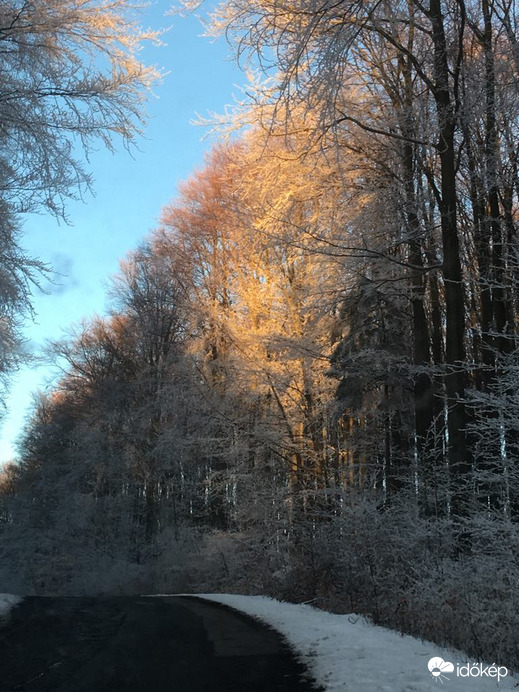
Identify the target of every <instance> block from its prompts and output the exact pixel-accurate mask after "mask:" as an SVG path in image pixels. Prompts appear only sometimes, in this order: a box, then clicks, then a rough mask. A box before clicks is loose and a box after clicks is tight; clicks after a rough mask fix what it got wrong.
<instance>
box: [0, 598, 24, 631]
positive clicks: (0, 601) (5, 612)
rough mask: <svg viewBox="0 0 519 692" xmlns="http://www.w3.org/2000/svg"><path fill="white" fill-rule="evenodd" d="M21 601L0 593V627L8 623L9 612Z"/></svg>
mask: <svg viewBox="0 0 519 692" xmlns="http://www.w3.org/2000/svg"><path fill="white" fill-rule="evenodd" d="M21 600H22V599H21V598H20V596H13V595H12V594H10V593H0V627H1V626H2V625H3V624H5V623H6V622H8V621H9V611H10V610H11V608H13V607H14V606H15V605H16V604H17V603H19V602H20V601H21Z"/></svg>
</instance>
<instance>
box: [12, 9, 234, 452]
mask: <svg viewBox="0 0 519 692" xmlns="http://www.w3.org/2000/svg"><path fill="white" fill-rule="evenodd" d="M170 5H171V3H170V0H166V1H165V2H162V1H160V0H159V2H156V3H154V4H153V5H152V6H151V7H150V8H149V9H148V10H146V13H145V14H144V15H143V24H146V25H148V26H151V27H153V28H157V27H159V26H170V25H172V29H171V30H170V31H169V32H168V34H167V35H166V36H165V37H164V41H165V42H166V43H167V45H166V46H164V47H160V48H155V47H148V48H146V49H145V50H144V51H143V53H142V59H143V61H144V62H147V63H153V64H156V65H158V66H159V67H162V68H163V69H164V70H165V71H167V72H169V74H167V75H166V76H165V77H164V80H163V81H162V82H161V83H160V84H159V85H158V86H157V87H156V89H155V92H156V95H157V98H152V99H150V102H149V104H148V109H147V110H148V113H149V116H150V120H149V123H148V125H147V127H146V132H145V138H144V139H143V140H141V141H140V143H139V151H135V152H134V153H133V157H131V156H130V155H129V154H128V153H127V152H126V151H125V150H124V148H123V147H122V146H119V147H118V148H117V153H116V154H115V155H112V154H110V153H109V152H106V151H99V152H97V153H95V154H94V155H93V156H92V157H91V159H90V170H91V172H92V173H93V176H94V189H95V196H94V197H88V198H86V200H85V202H73V203H71V204H70V205H69V207H68V214H69V217H70V221H71V225H70V226H67V225H65V224H64V223H61V224H59V223H58V222H57V221H56V220H55V219H53V218H52V217H50V216H47V215H32V216H29V217H27V218H26V219H25V221H24V238H23V242H22V245H23V246H24V247H25V249H26V250H27V253H28V255H29V256H31V257H37V258H40V259H41V260H43V261H44V262H47V263H50V264H52V265H53V266H54V268H55V270H56V271H57V272H59V273H60V274H61V275H62V276H60V277H57V281H58V284H57V285H54V286H47V288H48V293H47V294H43V293H41V292H39V291H36V292H35V294H34V298H33V304H34V308H35V310H36V319H35V321H34V323H32V324H27V328H26V336H27V338H28V339H29V342H30V346H31V348H32V349H33V350H34V351H35V352H38V350H39V349H40V348H41V347H42V346H43V345H44V344H45V342H46V341H47V340H48V339H57V338H60V337H61V336H62V335H63V333H64V330H66V328H67V327H68V326H70V325H71V324H73V323H75V322H79V321H80V320H81V318H82V317H89V316H91V315H92V314H94V313H97V314H102V313H103V312H104V310H105V307H106V288H107V285H108V279H109V277H110V275H113V274H114V273H116V272H117V269H118V263H119V260H120V259H122V258H123V257H124V256H125V254H126V253H127V252H128V251H129V250H132V249H134V248H135V247H136V246H137V245H138V244H139V242H140V241H141V240H142V239H143V238H144V237H145V236H146V235H147V234H148V232H149V231H150V230H151V229H153V228H154V227H155V226H156V224H157V221H158V218H159V216H160V212H161V209H162V207H163V206H164V205H165V204H166V203H168V202H169V201H170V200H171V199H172V198H173V197H174V196H175V193H176V187H177V184H178V183H179V182H180V181H181V180H183V179H185V178H186V177H188V175H189V174H190V173H191V172H192V171H193V170H194V169H195V168H196V167H197V166H200V165H201V164H202V163H203V159H204V152H205V151H207V150H208V148H209V146H210V141H208V140H205V141H203V138H204V137H205V135H206V134H207V132H206V131H205V130H204V129H203V128H200V127H197V126H194V125H192V124H191V121H192V120H193V119H195V118H196V113H199V114H201V115H207V114H208V113H209V112H210V111H213V112H221V111H223V109H224V106H225V105H226V104H229V103H232V102H233V97H234V95H236V96H239V94H240V91H239V86H238V85H240V84H242V83H243V82H244V81H245V80H244V76H243V74H242V73H240V72H239V70H238V68H237V67H236V65H235V63H234V62H233V61H232V59H231V58H230V52H229V49H228V46H227V44H226V43H225V41H224V40H218V41H213V40H210V39H208V38H207V37H204V36H202V35H201V34H202V33H203V28H202V26H201V24H200V22H199V20H198V18H197V17H196V16H190V17H187V18H180V17H177V16H174V17H172V16H164V14H165V12H166V11H167V10H168V9H169V7H170ZM51 382H52V371H51V370H50V369H49V367H48V366H42V365H40V366H37V365H35V364H33V365H32V366H28V367H23V368H22V369H20V371H19V372H18V373H17V374H16V375H15V377H14V378H13V383H12V387H11V394H10V396H9V399H8V401H7V406H8V414H7V415H6V416H5V417H4V419H3V421H2V426H1V430H0V464H1V463H2V462H5V461H7V460H9V459H11V458H13V456H14V448H13V443H14V441H15V440H16V438H17V437H18V435H19V433H20V431H21V429H22V427H23V424H24V420H25V419H26V417H27V414H28V413H29V412H30V407H31V402H32V392H34V391H35V390H37V389H40V388H45V387H46V386H49V385H50V383H51Z"/></svg>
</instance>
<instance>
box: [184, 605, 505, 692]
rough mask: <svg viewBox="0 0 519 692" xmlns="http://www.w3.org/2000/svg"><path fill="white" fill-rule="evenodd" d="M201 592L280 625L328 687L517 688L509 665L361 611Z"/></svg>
mask: <svg viewBox="0 0 519 692" xmlns="http://www.w3.org/2000/svg"><path fill="white" fill-rule="evenodd" d="M197 596H199V597H201V598H205V599H208V600H211V601H217V602H218V603H224V604H226V605H228V606H231V607H233V608H236V609H237V610H241V611H242V612H244V613H247V614H249V615H252V616H254V617H256V618H258V619H260V620H262V621H263V622H265V623H267V624H269V625H271V626H272V627H274V628H275V629H277V630H278V631H279V632H281V633H282V634H283V635H284V636H285V638H286V639H287V641H288V642H289V643H290V645H291V646H292V647H293V648H294V650H295V651H296V652H298V653H299V656H300V658H301V660H302V661H303V662H304V663H305V664H306V665H307V667H308V669H309V670H310V671H311V672H312V674H313V675H314V677H315V679H316V680H317V682H318V683H319V684H321V685H322V686H323V687H324V688H325V689H326V690H327V692H335V691H338V690H347V691H348V692H433V690H434V692H438V690H439V689H440V688H439V685H438V683H444V684H445V687H443V688H442V689H445V690H451V692H458V691H459V692H491V690H502V691H504V690H513V689H514V688H515V689H516V690H517V687H515V685H516V684H517V678H513V677H512V676H511V674H510V673H509V672H508V671H506V669H503V668H501V669H498V667H497V666H490V667H489V666H488V664H486V663H482V662H481V663H480V662H479V661H474V659H468V658H467V656H466V655H465V654H462V653H460V652H457V651H454V650H448V649H442V648H441V647H439V646H436V644H431V643H430V642H421V641H420V640H418V639H414V638H413V637H409V636H401V635H400V634H398V633H397V632H393V631H392V630H388V629H385V628H383V627H376V626H375V625H372V624H370V623H368V622H366V621H365V620H364V619H363V618H361V617H359V616H357V615H333V614H331V613H325V612H323V611H320V610H316V609H315V608H312V607H310V606H308V605H294V604H291V603H280V602H279V601H275V600H273V599H271V598H266V597H264V596H237V595H227V594H197ZM433 658H435V659H436V661H434V662H433V661H431V659H433ZM429 663H430V667H431V668H432V669H433V672H431V671H430V670H429ZM467 664H468V667H467ZM438 666H439V667H438ZM505 671H506V672H507V673H508V674H507V675H506V676H505V675H504V673H505ZM433 673H434V674H433ZM498 677H499V681H498Z"/></svg>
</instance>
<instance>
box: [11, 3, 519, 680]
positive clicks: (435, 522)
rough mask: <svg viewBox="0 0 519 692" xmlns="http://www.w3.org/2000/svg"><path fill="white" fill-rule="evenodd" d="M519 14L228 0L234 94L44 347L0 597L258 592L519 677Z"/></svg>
mask: <svg viewBox="0 0 519 692" xmlns="http://www.w3.org/2000/svg"><path fill="white" fill-rule="evenodd" d="M68 2H69V4H77V3H74V2H73V0H68ZM8 4H13V5H14V4H16V3H7V2H2V3H0V5H1V6H4V5H8ZM35 4H38V3H35ZM186 8H187V9H188V10H189V9H191V8H190V6H189V5H186ZM517 22H518V15H517V8H516V3H515V1H514V0H397V1H396V2H395V1H392V2H389V0H366V1H362V0H358V1H356V2H353V1H350V0H225V2H223V3H222V4H221V5H220V6H219V7H218V8H217V9H216V10H214V11H213V12H212V14H211V17H210V20H209V23H208V32H209V33H210V34H212V35H214V36H216V35H222V34H223V35H225V36H226V37H227V39H228V41H229V44H230V46H231V48H232V50H233V53H234V55H235V57H236V59H237V60H238V61H239V62H240V64H241V65H242V66H243V67H244V69H248V68H250V69H251V71H252V67H254V68H255V69H254V70H253V71H252V74H251V77H250V82H249V86H248V89H247V92H246V94H245V96H244V100H243V102H241V103H239V104H236V106H235V107H234V108H233V109H231V110H230V111H229V112H228V113H226V114H225V115H224V116H222V117H221V118H220V119H219V122H218V123H217V126H218V128H219V132H220V135H219V140H218V141H217V142H215V143H214V144H213V146H212V149H211V151H210V152H209V153H208V155H207V157H206V162H205V165H204V166H203V167H202V168H200V169H199V170H197V171H195V172H194V173H193V174H192V176H191V177H190V178H189V179H188V180H186V181H185V182H184V183H183V184H182V186H181V187H180V189H179V190H178V193H177V194H176V196H173V199H172V201H171V203H170V204H169V205H168V206H166V207H165V208H164V209H163V210H162V215H161V221H160V223H159V224H158V225H157V228H156V229H155V230H154V231H153V232H152V233H151V234H150V235H149V236H148V237H147V238H146V239H145V240H144V241H143V243H142V244H141V246H140V247H138V248H137V249H135V250H134V251H132V252H130V253H129V254H128V256H127V257H126V258H125V259H124V260H122V261H121V265H120V271H119V273H118V274H117V275H116V276H114V277H113V278H112V280H111V288H110V306H111V307H110V311H109V314H107V315H106V316H104V317H98V318H95V319H92V320H90V321H84V322H83V323H82V324H81V325H80V326H78V327H76V328H75V329H74V330H71V332H70V333H69V334H68V335H67V337H66V338H63V339H61V340H58V341H55V342H54V343H53V344H52V345H51V346H50V347H49V350H50V352H51V353H52V357H53V358H54V360H55V362H56V364H57V366H59V368H60V369H61V373H62V375H61V378H60V380H59V383H58V385H57V386H56V388H55V389H54V390H53V391H52V392H51V393H48V394H45V395H44V394H41V395H40V396H39V398H38V401H37V405H36V406H35V410H34V413H33V415H32V418H31V420H30V422H29V424H28V425H27V428H26V430H25V431H24V433H23V437H22V440H21V442H20V448H19V458H18V460H17V461H16V462H15V463H13V464H11V465H9V466H7V467H5V468H4V470H3V472H2V475H1V476H0V590H7V591H12V592H19V593H20V592H21V593H31V594H56V593H60V594H78V593H81V594H98V593H111V594H129V593H144V592H152V591H155V592H157V591H162V592H179V591H201V590H206V591H207V590H211V591H222V590H227V591H234V592H238V593H240V592H241V593H252V594H269V595H273V596H276V597H277V598H281V599H285V600H293V601H296V602H309V603H310V602H311V603H312V604H314V605H316V606H318V607H323V608H326V609H329V610H332V611H335V612H342V613H349V612H355V613H361V614H365V615H368V616H369V617H370V618H371V619H372V620H373V621H374V622H375V623H378V624H382V625H385V626H387V627H391V628H394V629H397V630H399V631H401V632H405V633H409V634H413V635H414V636H418V637H422V638H424V639H429V640H432V641H435V642H437V643H438V644H449V645H453V646H455V647H458V648H459V649H461V650H463V651H465V652H467V653H468V654H469V655H471V656H474V657H476V658H478V659H479V660H488V661H496V662H500V663H504V664H506V665H507V666H509V667H512V668H514V667H515V668H517V667H518V665H519V653H518V652H519V350H518V347H519V244H518V235H517V234H518V231H519V207H518V203H519V174H518V165H519V162H518V155H519V150H518V132H519V128H518V124H519V123H518V114H519V80H518V72H519V43H518V38H517ZM3 33H5V32H4V30H3V29H2V30H0V42H1V41H3V40H4V35H3ZM51 58H52V59H54V57H53V54H52V55H51V56H50V57H49V60H50V59H51ZM0 60H2V61H3V60H4V58H3V57H2V58H0ZM141 74H142V73H141ZM138 79H139V80H141V81H142V79H143V78H142V76H139V78H138ZM97 86H99V84H98V85H97ZM138 86H139V88H140V87H141V85H140V84H139V85H138ZM136 88H137V87H136ZM125 97H128V94H127V93H126V96H125ZM107 107H111V106H110V104H108V106H107ZM1 109H4V97H3V96H0V110H1ZM2 112H3V111H2ZM92 128H93V130H94V126H93V125H92ZM2 136H3V135H2ZM96 136H98V135H97V134H96ZM130 136H133V133H130ZM0 147H1V148H2V156H4V154H5V151H4V148H5V147H4V143H3V142H0ZM29 182H30V181H29ZM6 189H8V188H7V187H6ZM12 189H14V188H12ZM10 194H11V196H13V195H14V193H10ZM2 195H3V197H2V199H4V198H5V200H6V201H5V205H6V208H7V209H8V210H10V209H11V208H12V210H13V214H18V213H19V212H20V211H23V209H22V210H19V209H16V208H14V203H12V202H11V197H9V196H6V193H4V192H3V188H2ZM172 195H174V190H172ZM6 218H8V217H7V216H6ZM4 227H5V228H6V229H7V230H6V231H5V232H6V233H7V231H8V230H9V228H11V227H10V226H8V225H7V222H4ZM13 228H14V226H13ZM2 233H4V231H3V230H2ZM13 233H14V231H13ZM11 246H12V243H11ZM1 261H2V262H3V263H4V265H5V263H6V262H8V261H10V260H9V257H6V258H2V260H1ZM11 266H12V267H14V266H15V264H14V263H13V264H12V265H11ZM16 266H17V267H21V268H20V269H18V270H17V271H22V274H23V272H31V271H33V269H34V263H33V264H32V265H31V264H30V263H29V261H28V260H26V262H25V265H23V264H21V265H20V264H19V265H16ZM3 271H4V272H5V269H4V268H3ZM10 276H11V277H14V278H13V279H12V280H13V282H14V283H13V285H14V284H16V275H15V274H13V273H11V274H10ZM21 278H22V279H23V276H22V277H21ZM21 278H20V275H18V279H19V280H20V281H21ZM4 283H5V281H4ZM17 285H18V286H22V287H23V286H26V283H24V282H23V281H21V283H19V284H17ZM9 295H14V294H9V293H8V291H6V290H4V295H3V303H4V305H5V306H6V307H5V312H6V315H10V314H11V313H13V314H14V313H15V312H16V309H17V304H16V301H14V302H13V301H12V302H11V303H9V300H8V298H9ZM17 295H18V296H19V298H20V294H19V293H18V294H17ZM21 298H23V295H22V296H21ZM21 298H20V300H21ZM2 324H3V325H8V324H9V322H8V321H7V320H6V318H4V319H3V322H2ZM5 328H7V327H5ZM13 329H14V327H13ZM6 334H7V332H6ZM13 335H14V336H15V331H12V333H10V335H9V334H7V336H5V337H4V336H2V343H4V344H7V343H8V341H9V339H8V337H9V338H10V339H11V341H9V343H11V342H12V341H13V339H14V336H13ZM4 351H5V353H8V351H7V350H6V347H5V346H4ZM15 353H16V351H15V349H14V348H13V349H12V354H15ZM6 358H7V357H4V358H3V359H2V363H1V365H2V367H3V370H2V372H3V373H8V371H9V367H10V366H9V363H8V362H7V361H8V360H9V358H7V360H6ZM12 358H15V355H12Z"/></svg>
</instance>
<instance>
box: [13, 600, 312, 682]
mask: <svg viewBox="0 0 519 692" xmlns="http://www.w3.org/2000/svg"><path fill="white" fill-rule="evenodd" d="M317 689H318V688H317V686H313V685H312V683H311V682H310V681H309V680H308V678H307V677H306V671H305V669H304V667H303V666H302V665H301V664H300V663H298V662H297V661H296V659H295V658H294V656H293V655H292V653H291V652H290V650H289V648H288V647H287V645H286V644H285V643H284V641H283V640H282V638H281V637H280V635H278V634H277V633H276V632H274V631H273V630H270V629H268V628H267V627H265V626H263V625H261V624H260V623H258V622H256V621H255V620H252V619H251V618H249V617H247V616H246V615H242V614H241V613H237V612H236V611H233V610H231V609H229V608H226V607H225V606H221V605H218V604H216V603H212V602H209V601H202V600H200V599H196V598H189V597H178V596H175V597H172V596H170V597H167V596H161V597H153V598H146V597H135V598H133V597H132V598H130V597H128V598H36V597H34V598H32V597H28V598H26V599H25V600H24V601H22V603H21V604H20V605H18V606H16V607H15V608H14V609H13V610H12V611H11V618H10V621H9V623H8V624H7V625H5V626H4V627H3V628H1V629H0V690H1V692H166V691H167V692H206V691H207V692H277V691H279V692H281V691H283V692H296V691H297V692H310V691H315V690H317Z"/></svg>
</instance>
